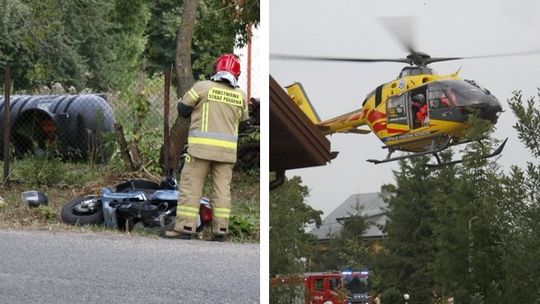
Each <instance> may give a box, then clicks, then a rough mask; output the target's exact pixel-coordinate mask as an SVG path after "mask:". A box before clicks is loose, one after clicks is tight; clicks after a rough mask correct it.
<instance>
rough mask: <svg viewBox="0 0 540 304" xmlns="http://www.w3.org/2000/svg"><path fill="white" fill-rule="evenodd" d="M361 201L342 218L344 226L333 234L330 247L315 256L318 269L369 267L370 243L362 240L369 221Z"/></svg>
mask: <svg viewBox="0 0 540 304" xmlns="http://www.w3.org/2000/svg"><path fill="white" fill-rule="evenodd" d="M359 206H360V202H358V203H357V205H356V207H355V208H354V209H353V210H351V212H349V213H348V216H347V218H346V219H343V220H341V223H342V225H343V228H342V229H341V230H340V231H339V232H337V233H333V234H332V235H331V239H330V243H329V244H328V248H327V249H325V250H322V251H319V252H317V253H316V255H315V256H314V257H313V263H314V264H315V270H316V271H330V270H342V269H345V268H351V269H363V268H367V267H368V264H367V263H368V244H364V243H363V242H362V235H363V234H364V232H365V231H366V230H367V228H368V227H369V223H368V222H367V221H366V219H365V218H364V217H363V216H362V214H361V211H362V210H361V208H360V207H359Z"/></svg>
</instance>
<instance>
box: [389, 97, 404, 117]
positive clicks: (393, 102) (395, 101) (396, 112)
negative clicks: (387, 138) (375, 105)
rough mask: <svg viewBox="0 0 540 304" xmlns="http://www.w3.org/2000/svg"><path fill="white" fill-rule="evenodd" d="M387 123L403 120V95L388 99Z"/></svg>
mask: <svg viewBox="0 0 540 304" xmlns="http://www.w3.org/2000/svg"><path fill="white" fill-rule="evenodd" d="M387 104H388V111H387V115H388V122H397V121H401V120H403V117H404V116H405V115H406V112H405V95H399V96H394V97H390V98H389V99H388V103H387Z"/></svg>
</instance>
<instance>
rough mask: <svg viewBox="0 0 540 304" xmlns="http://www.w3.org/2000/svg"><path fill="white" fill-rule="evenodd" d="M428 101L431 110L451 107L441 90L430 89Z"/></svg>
mask: <svg viewBox="0 0 540 304" xmlns="http://www.w3.org/2000/svg"><path fill="white" fill-rule="evenodd" d="M428 100H429V107H430V108H431V109H440V108H443V109H444V108H450V105H451V102H450V99H449V98H448V96H447V94H446V93H445V92H444V91H443V90H442V88H437V89H435V90H431V89H430V90H429V94H428Z"/></svg>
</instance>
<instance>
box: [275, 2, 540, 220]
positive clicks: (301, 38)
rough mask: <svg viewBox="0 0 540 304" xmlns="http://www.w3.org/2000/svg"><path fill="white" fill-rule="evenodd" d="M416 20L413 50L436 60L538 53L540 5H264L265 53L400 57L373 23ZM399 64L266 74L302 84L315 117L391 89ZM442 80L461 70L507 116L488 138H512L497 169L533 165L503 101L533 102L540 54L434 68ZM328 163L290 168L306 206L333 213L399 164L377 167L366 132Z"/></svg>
mask: <svg viewBox="0 0 540 304" xmlns="http://www.w3.org/2000/svg"><path fill="white" fill-rule="evenodd" d="M388 16H413V17H415V18H414V20H415V27H414V30H415V32H414V37H415V45H416V48H417V49H418V50H419V51H422V52H426V53H428V54H430V55H431V56H433V57H446V56H476V55H486V54H497V53H511V52H520V51H529V50H540V36H539V35H538V30H539V29H540V2H537V1H532V0H530V1H461V0H459V1H456V0H454V1H428V0H425V1H411V0H409V1H353V0H350V1H346V0H334V1H315V0H294V1H291V0H272V1H270V36H269V37H270V54H273V53H274V54H275V53H279V54H298V55H321V56H338V57H339V56H344V57H365V58H387V57H388V58H402V57H404V56H406V51H405V50H404V49H403V48H402V46H401V44H400V43H399V42H398V41H397V40H395V38H394V36H393V35H392V34H391V33H390V32H388V30H387V29H386V28H385V27H384V26H383V25H382V24H381V23H380V22H379V21H378V18H379V17H388ZM403 66H404V65H403V64H400V63H337V62H331V63H329V62H324V63H323V62H321V63H319V62H299V61H283V60H273V59H272V58H270V74H271V75H272V76H273V77H274V78H275V79H276V80H277V82H278V83H279V84H280V85H282V86H286V85H289V84H291V83H292V82H294V81H299V82H301V83H302V84H303V85H304V88H305V90H306V92H307V94H308V96H309V98H310V99H311V102H312V103H313V104H314V106H315V108H316V109H317V111H318V114H319V116H320V117H321V118H322V119H328V118H331V117H334V116H337V115H340V114H343V113H346V112H349V111H351V110H354V109H357V108H359V107H361V103H362V101H363V100H364V98H365V96H366V94H368V93H369V92H370V91H372V90H373V89H375V87H377V86H378V85H380V84H382V83H385V82H388V81H391V80H393V79H395V78H396V77H397V74H398V73H399V71H400V70H401V68H402V67H403ZM431 67H432V68H433V69H434V70H435V71H436V72H438V73H440V74H448V73H452V72H454V71H456V70H457V69H458V68H459V67H461V73H460V76H461V77H462V78H464V79H474V80H476V81H477V82H478V83H479V84H481V85H482V86H484V87H486V88H487V89H489V90H490V91H491V92H492V94H494V95H495V96H496V97H498V98H499V100H500V101H501V103H502V105H503V109H504V110H505V111H506V112H504V113H503V114H502V116H501V118H500V119H499V122H498V124H497V131H496V133H495V136H496V137H497V138H500V139H503V138H505V137H509V141H508V144H507V145H506V148H505V150H504V151H503V154H502V156H501V157H500V159H499V163H500V164H501V166H503V168H508V167H509V166H510V165H512V164H517V165H520V166H523V165H524V164H525V162H526V161H527V160H528V158H530V154H529V153H528V152H527V151H525V147H524V146H523V145H522V144H521V143H520V142H519V140H518V139H517V135H516V132H515V130H514V129H513V128H512V125H513V124H514V120H515V118H514V116H513V114H512V113H511V111H510V109H509V107H508V103H507V102H506V99H507V98H509V97H510V96H511V92H512V91H513V90H516V89H519V90H522V91H523V95H524V96H526V97H530V96H533V95H536V94H537V87H540V55H536V56H528V57H507V58H497V59H470V60H459V61H451V62H441V63H435V64H432V65H431ZM329 139H330V141H331V143H332V150H333V151H339V155H338V157H337V158H336V159H335V160H334V161H332V163H331V164H329V165H327V166H322V167H313V168H306V169H300V170H290V171H288V172H287V175H288V176H292V175H299V176H301V177H302V179H303V181H304V184H305V185H307V186H308V187H309V188H310V191H311V196H310V197H309V198H308V204H310V205H312V206H313V207H315V208H317V209H321V210H323V211H324V212H325V215H327V214H328V212H330V211H332V210H333V209H334V208H336V207H337V206H338V205H339V204H341V203H342V202H343V201H345V199H347V197H349V196H350V195H351V194H354V193H367V192H379V190H380V188H381V185H383V184H386V183H394V179H393V173H392V170H396V169H397V168H398V166H397V163H390V164H380V165H374V164H371V163H368V162H366V161H365V160H366V159H370V158H375V159H382V158H384V157H385V156H386V151H385V150H382V149H381V146H382V145H383V144H382V142H381V141H380V140H379V139H378V138H377V137H376V136H375V135H374V134H373V133H371V134H369V135H358V134H336V135H333V136H331V137H330V138H329Z"/></svg>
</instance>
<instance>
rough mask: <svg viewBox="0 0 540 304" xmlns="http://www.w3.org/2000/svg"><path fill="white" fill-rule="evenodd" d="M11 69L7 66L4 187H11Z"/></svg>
mask: <svg viewBox="0 0 540 304" xmlns="http://www.w3.org/2000/svg"><path fill="white" fill-rule="evenodd" d="M10 88H11V68H10V66H9V65H6V69H5V71H4V182H3V184H4V186H6V185H9V160H10V154H9V145H10V138H9V133H10V130H9V108H10V102H9V98H10V91H9V90H10Z"/></svg>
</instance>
